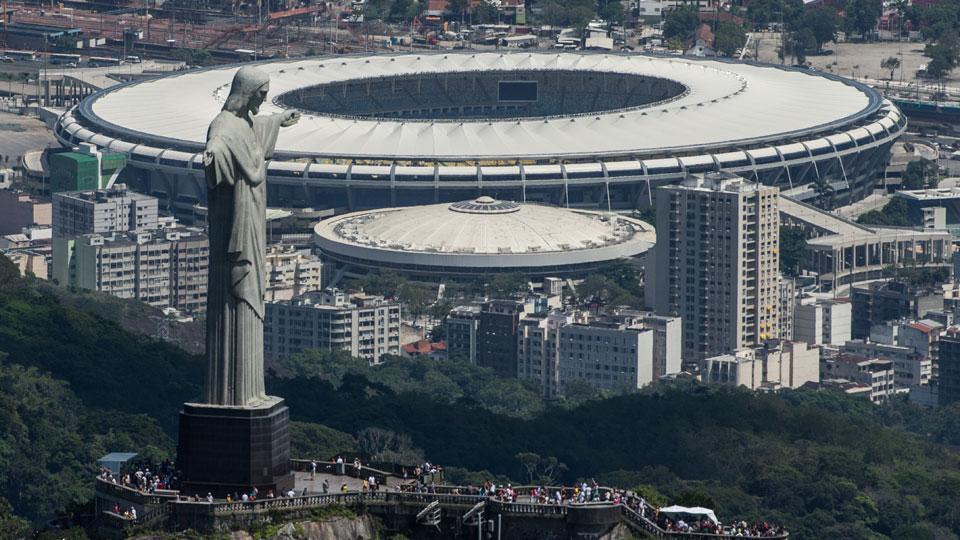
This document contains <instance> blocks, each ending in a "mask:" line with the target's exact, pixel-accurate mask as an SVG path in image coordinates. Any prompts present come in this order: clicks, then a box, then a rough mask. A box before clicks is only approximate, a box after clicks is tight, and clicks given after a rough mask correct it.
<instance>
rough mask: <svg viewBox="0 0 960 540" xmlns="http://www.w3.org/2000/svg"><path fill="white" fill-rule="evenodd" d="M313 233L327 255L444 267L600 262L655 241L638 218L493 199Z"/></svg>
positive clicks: (359, 219)
mask: <svg viewBox="0 0 960 540" xmlns="http://www.w3.org/2000/svg"><path fill="white" fill-rule="evenodd" d="M315 233H316V238H317V244H318V245H319V246H320V248H321V250H322V251H324V253H326V254H327V255H332V256H338V255H339V256H345V257H348V258H350V259H352V260H362V261H368V262H371V263H373V264H375V265H376V264H380V263H385V264H386V265H390V264H395V265H416V266H420V267H428V266H437V267H442V268H447V269H452V268H456V267H469V268H483V267H491V268H496V267H503V268H510V267H516V268H520V267H523V268H531V267H538V266H551V267H554V266H564V265H575V264H586V263H596V262H602V261H608V260H614V259H617V258H621V257H630V256H634V255H638V254H640V253H643V252H644V251H646V250H647V249H648V248H650V247H651V246H652V245H653V243H654V242H655V241H656V233H655V232H654V229H653V227H652V226H650V225H649V224H647V223H644V222H643V221H640V220H637V219H634V218H629V217H625V216H622V215H617V214H609V213H602V212H589V211H583V210H570V209H566V208H560V207H554V206H546V205H540V204H530V203H515V202H509V201H495V200H493V199H491V198H489V197H480V198H478V199H476V200H473V201H463V202H459V203H453V204H434V205H427V206H415V207H405V208H388V209H380V210H370V211H363V212H355V213H352V214H345V215H343V216H339V217H335V218H331V219H327V220H324V221H321V222H320V223H319V224H318V225H317V226H316V228H315Z"/></svg>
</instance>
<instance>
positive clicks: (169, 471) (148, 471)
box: [97, 461, 179, 493]
mask: <svg viewBox="0 0 960 540" xmlns="http://www.w3.org/2000/svg"><path fill="white" fill-rule="evenodd" d="M97 477H98V478H100V479H101V480H104V481H106V482H111V483H113V484H118V485H122V486H125V487H128V488H132V489H135V490H137V491H140V492H142V493H156V492H157V490H176V489H178V488H179V481H178V479H177V471H176V469H175V468H174V466H173V462H171V461H163V462H162V463H159V464H151V463H147V462H141V463H138V464H136V465H134V466H132V467H130V468H129V470H128V471H127V472H124V473H122V474H120V473H117V472H114V471H113V470H111V469H110V468H109V467H101V468H100V473H99V474H98V475H97Z"/></svg>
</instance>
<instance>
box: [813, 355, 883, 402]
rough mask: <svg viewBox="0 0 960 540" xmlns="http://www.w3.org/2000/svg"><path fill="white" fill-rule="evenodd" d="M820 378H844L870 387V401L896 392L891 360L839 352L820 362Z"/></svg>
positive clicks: (880, 400) (877, 400) (881, 398)
mask: <svg viewBox="0 0 960 540" xmlns="http://www.w3.org/2000/svg"><path fill="white" fill-rule="evenodd" d="M820 378H821V379H844V380H847V381H850V382H853V383H857V384H861V385H864V386H867V387H869V388H870V401H872V402H874V403H881V402H883V401H886V400H887V399H888V398H889V397H891V396H893V395H894V394H895V393H896V385H895V383H894V381H895V379H896V376H895V372H894V368H893V362H892V361H891V360H881V359H879V358H868V357H865V356H859V355H855V354H847V353H840V354H837V355H835V356H829V357H825V358H823V359H822V361H821V362H820Z"/></svg>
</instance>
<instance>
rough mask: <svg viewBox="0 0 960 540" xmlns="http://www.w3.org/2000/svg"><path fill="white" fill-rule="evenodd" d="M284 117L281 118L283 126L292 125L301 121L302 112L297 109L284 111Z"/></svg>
mask: <svg viewBox="0 0 960 540" xmlns="http://www.w3.org/2000/svg"><path fill="white" fill-rule="evenodd" d="M281 114H283V119H281V120H280V126H281V127H290V126H292V125H294V124H296V123H297V122H299V121H300V113H299V112H297V111H284V112H283V113H281Z"/></svg>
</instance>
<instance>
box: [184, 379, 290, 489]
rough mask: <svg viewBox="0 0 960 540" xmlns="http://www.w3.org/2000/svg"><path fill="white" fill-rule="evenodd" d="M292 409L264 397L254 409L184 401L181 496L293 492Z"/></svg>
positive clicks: (280, 402) (274, 398) (276, 399)
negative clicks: (291, 460) (290, 426)
mask: <svg viewBox="0 0 960 540" xmlns="http://www.w3.org/2000/svg"><path fill="white" fill-rule="evenodd" d="M289 423H290V410H289V409H288V408H287V406H286V405H284V403H283V399H281V398H278V397H273V396H268V397H267V399H266V400H264V401H263V402H262V403H260V404H258V405H255V406H248V407H228V406H221V405H210V404H205V403H184V404H183V411H181V412H180V433H179V440H178V443H177V465H178V467H179V469H180V485H181V487H180V493H181V494H183V495H186V496H193V495H199V496H200V497H201V498H202V497H205V496H206V494H207V493H208V492H209V493H212V494H213V495H214V496H216V497H223V496H225V495H226V494H228V493H229V494H233V493H241V494H242V493H249V492H250V491H251V490H252V489H253V488H254V487H256V488H257V489H258V490H259V492H260V497H265V496H266V495H267V492H268V491H269V490H273V492H274V493H275V494H277V496H279V495H280V494H281V493H285V492H287V491H289V490H290V489H292V488H293V474H292V473H291V472H290V432H289Z"/></svg>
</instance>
